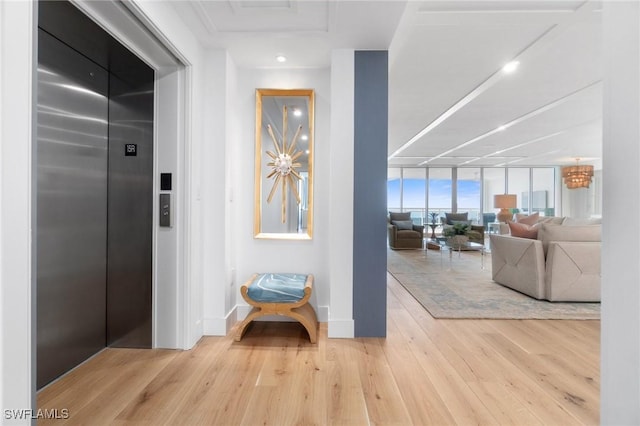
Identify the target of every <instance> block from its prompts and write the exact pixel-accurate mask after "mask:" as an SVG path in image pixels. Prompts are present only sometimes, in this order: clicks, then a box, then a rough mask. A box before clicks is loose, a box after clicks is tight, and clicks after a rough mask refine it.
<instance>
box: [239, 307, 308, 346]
mask: <svg viewBox="0 0 640 426" xmlns="http://www.w3.org/2000/svg"><path fill="white" fill-rule="evenodd" d="M283 306H284V304H283ZM265 315H282V316H286V317H289V318H292V319H294V320H296V321H298V322H299V323H300V324H302V326H303V327H304V328H305V329H306V330H307V333H309V341H310V342H311V343H316V342H317V340H318V319H317V317H316V312H315V311H314V310H313V308H312V307H311V305H309V304H308V303H307V304H306V305H302V306H300V307H299V308H293V309H290V310H289V309H287V310H284V309H282V310H278V311H277V312H272V311H266V312H265V311H263V310H262V309H260V308H258V307H254V308H253V309H252V310H251V312H249V315H247V317H246V318H245V319H244V321H242V323H241V324H240V326H239V327H238V330H237V331H236V336H235V341H236V342H239V341H240V340H242V336H243V335H244V333H245V331H246V330H247V327H248V326H249V324H251V322H252V321H253V320H255V319H256V318H259V317H261V316H265Z"/></svg>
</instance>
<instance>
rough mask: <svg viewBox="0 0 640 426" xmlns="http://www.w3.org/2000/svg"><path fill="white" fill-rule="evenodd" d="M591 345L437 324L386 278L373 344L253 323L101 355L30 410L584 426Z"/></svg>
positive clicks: (535, 331)
mask: <svg viewBox="0 0 640 426" xmlns="http://www.w3.org/2000/svg"><path fill="white" fill-rule="evenodd" d="M599 342H600V322H599V321H566V320H565V321H555V320H554V321H551V320H546V321H540V320H526V321H522V320H512V321H505V320H436V319H434V318H432V317H431V316H430V315H429V314H428V313H427V312H426V311H425V310H424V309H423V308H422V306H420V305H419V304H418V303H417V302H416V301H415V300H414V299H413V298H412V297H411V296H410V295H409V294H408V293H407V292H406V291H405V290H404V288H403V287H402V286H401V285H400V284H398V283H397V282H396V281H395V280H394V279H393V278H392V277H391V276H388V335H387V338H386V339H373V338H368V339H327V330H326V324H322V325H321V329H320V333H319V336H318V343H317V344H316V345H311V344H310V343H309V340H308V338H307V336H306V334H305V332H304V329H303V328H302V326H300V325H299V324H296V323H257V324H255V325H254V326H253V328H251V329H249V331H248V332H247V335H246V337H245V338H244V339H243V340H242V341H241V342H234V341H233V333H231V334H230V335H229V336H227V337H204V338H202V340H201V341H200V342H199V343H198V345H197V346H196V347H195V348H194V349H193V350H190V351H171V350H131V349H107V350H105V351H103V352H102V353H100V354H99V355H98V356H96V357H94V358H93V359H91V360H90V361H89V362H87V363H85V364H83V365H81V366H80V367H79V368H77V369H75V370H73V371H72V372H71V373H69V374H67V375H66V376H65V377H64V378H62V379H61V380H59V381H57V382H55V383H54V384H52V385H50V386H48V387H47V388H45V389H44V390H43V391H41V392H40V393H39V395H38V405H39V408H46V409H56V408H57V409H63V408H66V409H68V410H69V414H70V418H69V419H68V420H67V421H63V420H53V421H51V422H50V423H52V424H55V425H63V424H73V425H82V424H86V425H107V424H109V425H111V424H115V425H128V424H131V425H137V424H140V425H161V424H167V425H192V424H194V425H195V424H203V425H258V424H260V425H292V424H297V425H312V424H316V425H366V424H376V425H411V424H414V425H430V424H433V425H450V424H460V425H471V424H474V425H475V424H479V425H497V424H513V425H529V424H531V425H534V424H537V425H573V424H594V425H595V424H598V423H599V384H600V380H599V347H600V344H599ZM39 423H40V424H46V423H47V422H45V421H41V422H39Z"/></svg>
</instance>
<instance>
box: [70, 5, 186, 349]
mask: <svg viewBox="0 0 640 426" xmlns="http://www.w3.org/2000/svg"><path fill="white" fill-rule="evenodd" d="M71 3H72V4H74V5H75V6H76V7H77V8H78V9H80V10H81V11H82V12H83V13H84V14H86V15H87V16H88V17H89V18H91V19H93V20H94V21H95V22H97V23H98V24H99V25H100V26H101V27H102V28H103V29H104V30H105V31H106V32H107V33H109V34H110V35H111V36H113V37H114V38H115V39H116V40H118V41H119V42H120V43H121V44H122V45H124V46H125V47H127V48H128V49H129V50H130V51H131V52H133V53H134V54H136V55H137V56H138V57H139V58H140V59H142V60H143V61H144V62H145V63H146V64H147V65H149V66H150V67H151V68H153V69H154V71H155V83H154V92H155V96H154V142H153V146H154V153H153V157H154V159H153V176H154V179H153V200H154V201H153V261H152V262H153V273H152V281H153V290H152V291H153V308H152V309H153V312H152V315H153V324H152V329H153V340H152V346H153V347H154V348H170V349H190V348H191V347H192V346H193V343H194V341H195V339H196V336H195V331H196V330H194V329H193V328H192V327H190V322H189V321H188V319H187V318H188V316H189V312H190V308H189V306H188V301H189V297H188V295H189V294H191V289H190V286H191V283H190V281H189V277H188V265H189V264H190V252H189V250H188V239H187V231H188V230H189V228H190V227H189V205H188V203H187V202H186V200H188V199H189V196H188V194H190V193H191V185H190V184H189V179H187V176H188V173H189V171H190V164H189V161H188V158H189V155H190V153H189V148H190V145H191V144H190V135H189V134H187V132H186V126H185V123H186V122H189V121H190V114H191V112H190V111H189V110H188V109H187V108H186V105H190V97H191V95H190V93H191V90H190V89H191V78H190V75H191V68H190V66H189V61H188V60H187V59H186V58H185V57H184V55H182V53H181V52H180V51H179V50H178V49H176V48H175V46H173V44H171V43H170V42H168V40H169V39H168V38H167V37H166V36H165V35H164V34H162V33H160V32H159V31H158V30H157V29H156V28H155V26H154V25H153V24H152V23H151V21H150V19H149V18H147V17H146V15H145V14H144V12H143V11H142V10H141V9H140V8H139V7H138V6H137V5H136V4H135V3H132V2H123V3H120V2H114V1H109V2H81V1H76V0H71ZM125 6H126V7H125ZM167 172H168V173H172V174H173V190H172V191H170V192H171V197H172V216H173V219H172V221H173V223H172V227H171V228H160V227H159V201H158V200H159V194H160V192H161V191H160V185H159V183H160V182H159V181H160V173H167ZM162 192H165V191H162Z"/></svg>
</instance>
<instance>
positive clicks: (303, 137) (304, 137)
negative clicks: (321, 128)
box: [300, 135, 309, 141]
mask: <svg viewBox="0 0 640 426" xmlns="http://www.w3.org/2000/svg"><path fill="white" fill-rule="evenodd" d="M300 139H302V140H303V141H306V140H307V139H309V136H307V135H302V136H300Z"/></svg>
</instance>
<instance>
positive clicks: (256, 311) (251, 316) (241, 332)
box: [235, 307, 263, 342]
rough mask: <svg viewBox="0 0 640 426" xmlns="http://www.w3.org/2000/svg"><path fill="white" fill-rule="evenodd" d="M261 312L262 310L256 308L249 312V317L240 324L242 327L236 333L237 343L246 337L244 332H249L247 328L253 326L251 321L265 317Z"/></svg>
mask: <svg viewBox="0 0 640 426" xmlns="http://www.w3.org/2000/svg"><path fill="white" fill-rule="evenodd" d="M261 311H262V309H260V308H256V307H254V308H253V309H251V312H249V315H247V317H246V318H245V319H244V321H242V324H240V326H239V327H238V330H237V331H236V337H235V340H236V342H239V341H240V340H242V336H243V335H244V332H245V331H247V327H248V326H249V324H251V321H253V320H254V319H256V318H258V317H260V316H262V315H263V314H262V312H261Z"/></svg>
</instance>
